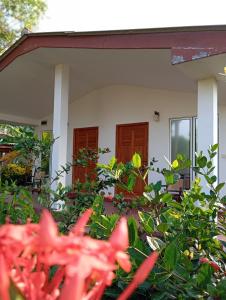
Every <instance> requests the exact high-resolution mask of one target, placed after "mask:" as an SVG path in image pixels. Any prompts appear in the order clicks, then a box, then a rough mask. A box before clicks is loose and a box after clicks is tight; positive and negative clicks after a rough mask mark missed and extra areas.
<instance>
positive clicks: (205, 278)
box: [194, 264, 214, 288]
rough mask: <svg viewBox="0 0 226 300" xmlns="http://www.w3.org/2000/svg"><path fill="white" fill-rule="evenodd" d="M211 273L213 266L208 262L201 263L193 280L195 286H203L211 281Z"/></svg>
mask: <svg viewBox="0 0 226 300" xmlns="http://www.w3.org/2000/svg"><path fill="white" fill-rule="evenodd" d="M213 273H214V271H213V268H212V267H211V266H210V265H209V264H202V265H201V267H200V269H199V271H198V273H197V275H196V277H195V278H194V282H195V283H196V285H197V286H199V287H202V288H205V287H206V286H207V284H208V283H210V282H211V277H212V275H213Z"/></svg>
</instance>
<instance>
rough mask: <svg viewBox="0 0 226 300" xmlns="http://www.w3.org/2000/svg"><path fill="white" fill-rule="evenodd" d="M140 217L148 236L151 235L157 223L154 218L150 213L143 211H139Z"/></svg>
mask: <svg viewBox="0 0 226 300" xmlns="http://www.w3.org/2000/svg"><path fill="white" fill-rule="evenodd" d="M138 215H139V218H140V220H141V224H142V226H143V228H144V230H145V231H146V232H147V233H148V234H151V233H152V232H153V231H154V230H155V223H154V220H153V218H152V216H151V215H150V214H149V213H147V212H142V211H139V212H138Z"/></svg>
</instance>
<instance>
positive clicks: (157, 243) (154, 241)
mask: <svg viewBox="0 0 226 300" xmlns="http://www.w3.org/2000/svg"><path fill="white" fill-rule="evenodd" d="M147 242H148V245H149V246H150V247H151V249H152V250H154V251H155V250H161V249H162V248H163V247H164V246H165V243H164V242H163V241H162V240H160V239H159V238H157V237H153V236H147Z"/></svg>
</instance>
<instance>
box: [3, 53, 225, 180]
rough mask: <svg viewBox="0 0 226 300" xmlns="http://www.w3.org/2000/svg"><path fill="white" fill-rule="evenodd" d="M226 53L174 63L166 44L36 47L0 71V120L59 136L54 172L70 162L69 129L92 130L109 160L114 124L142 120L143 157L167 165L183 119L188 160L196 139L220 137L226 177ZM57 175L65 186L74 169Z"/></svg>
mask: <svg viewBox="0 0 226 300" xmlns="http://www.w3.org/2000/svg"><path fill="white" fill-rule="evenodd" d="M225 59H226V55H225V54H219V55H216V56H212V57H206V58H202V59H199V60H195V61H190V62H185V63H183V64H179V65H172V64H171V51H170V49H75V48H70V49H66V48H54V49H53V48H38V49H35V50H33V51H31V52H28V53H26V54H24V55H21V56H19V57H17V58H16V59H15V60H14V61H13V62H11V63H10V64H9V65H8V66H7V67H6V68H4V69H3V70H2V71H1V73H0V90H1V99H0V107H1V114H0V119H1V121H6V122H14V123H20V124H30V125H33V126H35V127H36V131H37V132H38V133H39V134H40V136H41V134H42V132H43V131H48V130H51V131H53V135H54V137H59V138H58V139H57V140H56V142H55V144H54V146H53V154H52V176H54V174H55V172H56V170H59V168H60V166H61V165H65V163H66V162H71V161H72V156H73V148H74V145H73V132H74V129H75V128H88V127H97V128H98V147H99V148H106V147H108V148H110V150H111V152H110V153H109V154H106V155H104V156H103V157H101V158H100V160H101V162H107V161H109V159H110V158H111V156H113V155H115V153H116V148H117V147H116V126H117V125H120V124H131V123H142V122H146V123H148V141H147V149H148V160H149V161H150V160H151V159H152V158H153V157H154V158H155V159H156V160H157V161H158V166H159V167H160V168H162V167H166V166H167V163H166V162H165V160H164V156H165V157H167V158H169V159H171V158H173V157H172V121H175V122H176V121H179V120H185V123H184V125H183V124H182V125H181V126H182V127H181V130H182V131H183V130H185V131H184V133H185V134H186V135H187V136H186V137H185V138H188V140H187V141H186V143H187V144H186V145H188V147H189V149H187V150H186V151H188V153H189V156H190V158H191V159H193V158H194V151H195V147H196V146H195V145H196V142H197V147H198V150H204V151H206V150H207V148H208V146H209V145H210V144H215V143H218V141H219V145H220V150H219V157H218V160H219V170H218V162H217V161H215V166H216V169H215V173H216V174H217V175H218V174H219V181H220V182H221V181H226V173H225V171H224V170H225V169H226V154H225V148H226V141H225V138H224V132H225V130H226V122H225V119H226V99H225V95H226V83H225V82H224V80H225V79H224V76H223V75H219V73H222V71H223V69H224V66H225V63H224V62H225ZM9 83H10V84H9ZM155 112H157V113H158V114H159V119H158V118H157V117H156V113H155ZM196 118H197V119H198V122H197V127H196V126H195V125H194V124H195V123H196V122H195V120H196ZM184 126H185V127H184ZM195 127H196V128H197V132H196V131H195ZM196 133H197V138H196ZM181 134H182V135H183V132H182V133H181ZM218 134H219V137H218ZM195 141H196V142H195ZM186 147H187V146H186ZM191 176H192V174H191ZM157 179H158V177H157V175H155V174H153V177H152V178H151V180H157ZM61 180H62V183H63V184H70V183H71V181H72V174H69V175H67V176H65V177H63V178H62V179H61Z"/></svg>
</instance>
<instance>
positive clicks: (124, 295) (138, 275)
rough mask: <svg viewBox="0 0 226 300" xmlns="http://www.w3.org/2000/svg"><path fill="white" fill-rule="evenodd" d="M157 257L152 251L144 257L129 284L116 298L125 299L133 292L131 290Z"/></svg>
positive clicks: (141, 279) (142, 279)
mask: <svg viewBox="0 0 226 300" xmlns="http://www.w3.org/2000/svg"><path fill="white" fill-rule="evenodd" d="M157 259H158V253H157V252H152V254H151V255H150V256H149V257H148V258H147V259H145V261H144V262H143V263H142V264H141V266H140V267H139V269H138V270H137V272H136V274H135V275H134V278H133V280H132V282H131V283H130V285H129V286H128V287H127V288H126V289H125V290H124V292H123V293H122V294H121V295H120V296H119V298H118V300H126V299H128V297H129V296H130V295H131V294H132V293H133V291H134V290H135V289H136V288H137V287H138V285H140V284H141V283H142V282H143V281H144V280H145V279H146V277H147V276H148V274H149V273H150V272H151V270H152V269H153V267H154V265H155V262H156V260H157Z"/></svg>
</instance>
